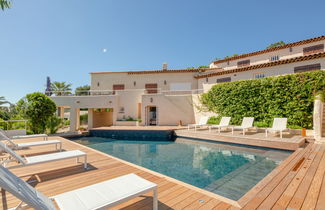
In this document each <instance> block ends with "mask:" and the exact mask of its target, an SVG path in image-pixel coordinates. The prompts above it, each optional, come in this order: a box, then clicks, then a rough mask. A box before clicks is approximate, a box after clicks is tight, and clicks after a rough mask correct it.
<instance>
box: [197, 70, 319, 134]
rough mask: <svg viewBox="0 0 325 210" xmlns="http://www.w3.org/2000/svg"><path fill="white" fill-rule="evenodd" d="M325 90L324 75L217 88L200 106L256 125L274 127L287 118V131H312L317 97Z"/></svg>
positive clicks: (285, 77) (214, 87) (296, 76)
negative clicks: (274, 122)
mask: <svg viewBox="0 0 325 210" xmlns="http://www.w3.org/2000/svg"><path fill="white" fill-rule="evenodd" d="M324 90H325V71H314V72H307V73H299V74H290V75H285V76H277V77H267V78H263V79H255V80H244V81H235V82H229V83H223V84H217V85H215V86H213V87H212V89H211V90H210V91H209V92H208V93H205V94H202V97H201V102H202V104H203V105H204V106H205V107H206V108H208V110H209V111H213V112H215V113H218V114H219V115H220V116H230V117H232V121H231V123H232V124H235V125H239V124H240V123H241V121H242V118H243V117H254V118H255V121H256V122H257V123H255V124H257V125H262V126H263V127H269V126H271V124H272V122H273V118H275V117H287V118H288V127H295V128H296V127H304V128H312V125H313V123H312V119H313V102H314V95H315V94H316V93H317V92H319V91H324Z"/></svg>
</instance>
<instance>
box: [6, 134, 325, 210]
mask: <svg viewBox="0 0 325 210" xmlns="http://www.w3.org/2000/svg"><path fill="white" fill-rule="evenodd" d="M50 139H59V137H51V138H50ZM60 139H61V140H62V141H63V148H64V149H65V150H74V149H79V150H82V151H84V152H86V153H87V154H88V160H89V167H90V169H89V170H87V171H85V170H84V169H83V167H82V165H81V164H76V162H75V160H64V161H58V162H53V163H46V164H41V165H35V166H30V167H25V168H19V169H13V170H12V171H13V172H14V173H15V174H16V175H18V176H19V177H21V178H23V179H24V180H29V181H32V183H31V184H32V185H33V186H35V187H36V188H37V189H38V190H39V191H41V192H43V193H44V194H45V195H47V196H53V195H57V194H60V193H63V192H66V191H71V190H74V189H78V188H81V187H84V186H88V185H91V184H95V183H98V182H101V181H104V180H108V179H111V178H114V177H118V176H121V175H124V174H128V173H135V174H137V175H139V176H141V177H143V178H145V179H147V180H149V181H152V182H155V183H157V184H158V199H159V209H240V208H243V209H271V208H273V209H286V208H290V209H325V179H324V174H325V155H324V153H325V145H320V144H314V143H310V144H308V145H307V146H306V147H305V148H300V149H298V150H297V151H296V152H294V153H293V154H292V155H291V156H290V157H289V158H287V159H286V160H285V161H284V162H283V163H282V164H281V165H279V166H278V167H277V168H276V169H275V170H273V171H272V172H271V173H270V174H269V175H268V176H267V177H265V178H264V179H263V180H262V181H261V182H259V183H258V184H257V185H256V186H255V187H254V188H253V189H251V190H250V191H249V192H248V193H247V194H246V195H244V196H243V197H242V198H241V199H239V200H238V201H231V200H229V199H226V198H223V197H221V196H218V195H215V194H213V193H209V192H207V191H204V190H201V189H198V188H196V187H193V186H190V185H188V184H185V183H182V182H180V181H177V180H174V179H172V178H169V177H166V176H163V175H161V174H158V173H155V172H151V171H150V170H147V169H144V168H141V167H139V166H135V165H133V164H130V163H127V162H125V161H121V160H119V159H116V158H114V157H111V156H109V155H106V154H103V153H100V152H97V151H95V150H92V149H90V148H87V147H84V146H82V145H79V144H76V143H74V142H71V141H69V140H65V139H63V138H60ZM35 140H36V139H28V140H17V142H26V141H35ZM38 140H39V139H38ZM53 149H54V146H42V147H38V148H32V149H28V150H23V151H20V152H19V153H20V154H22V155H27V156H28V155H32V154H33V155H35V154H40V153H44V152H46V153H48V152H54V150H53ZM151 196H152V195H151V193H149V194H147V195H145V196H142V197H138V198H135V199H132V200H130V201H128V202H125V203H123V204H121V205H119V206H116V207H115V208H114V209H151V208H152V197H151ZM0 198H1V199H0V205H1V207H0V208H3V209H7V208H12V207H14V206H15V205H17V204H18V203H19V201H18V200H17V199H16V198H15V197H13V196H12V195H10V194H9V193H7V192H4V191H2V193H1V196H0Z"/></svg>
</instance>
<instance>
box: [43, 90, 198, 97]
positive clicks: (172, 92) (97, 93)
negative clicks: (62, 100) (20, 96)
mask: <svg viewBox="0 0 325 210" xmlns="http://www.w3.org/2000/svg"><path fill="white" fill-rule="evenodd" d="M131 91H140V92H141V91H143V94H145V95H157V94H162V95H191V94H201V93H203V89H195V90H161V89H160V88H152V89H125V90H89V91H76V92H75V93H72V92H70V91H51V92H49V91H46V92H45V94H47V95H49V96H111V95H118V94H119V93H124V92H131Z"/></svg>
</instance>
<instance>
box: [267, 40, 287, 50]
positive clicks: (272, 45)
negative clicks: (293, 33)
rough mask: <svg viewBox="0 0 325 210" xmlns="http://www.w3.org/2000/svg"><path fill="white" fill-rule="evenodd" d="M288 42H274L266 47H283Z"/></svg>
mask: <svg viewBox="0 0 325 210" xmlns="http://www.w3.org/2000/svg"><path fill="white" fill-rule="evenodd" d="M285 44H286V43H285V42H284V41H279V42H274V43H272V44H270V45H269V46H268V47H267V48H266V49H271V48H274V47H281V46H283V45H285Z"/></svg>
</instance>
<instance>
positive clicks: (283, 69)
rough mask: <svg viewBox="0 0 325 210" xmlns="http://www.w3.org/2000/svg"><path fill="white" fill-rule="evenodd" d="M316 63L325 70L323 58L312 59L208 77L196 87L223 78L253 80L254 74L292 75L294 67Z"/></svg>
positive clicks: (201, 80) (199, 81)
mask: <svg viewBox="0 0 325 210" xmlns="http://www.w3.org/2000/svg"><path fill="white" fill-rule="evenodd" d="M316 63H320V64H321V69H323V70H325V58H320V59H314V60H309V61H302V62H296V63H291V64H284V65H278V66H273V67H268V68H261V69H254V70H250V71H244V72H237V73H233V74H225V75H221V76H213V77H209V79H208V82H206V78H202V79H199V80H198V87H199V88H200V89H202V88H203V84H216V81H217V79H219V78H224V77H231V81H238V80H249V79H254V74H256V73H264V74H265V76H266V77H269V76H277V75H285V74H292V73H294V67H297V66H304V65H310V64H316Z"/></svg>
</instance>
